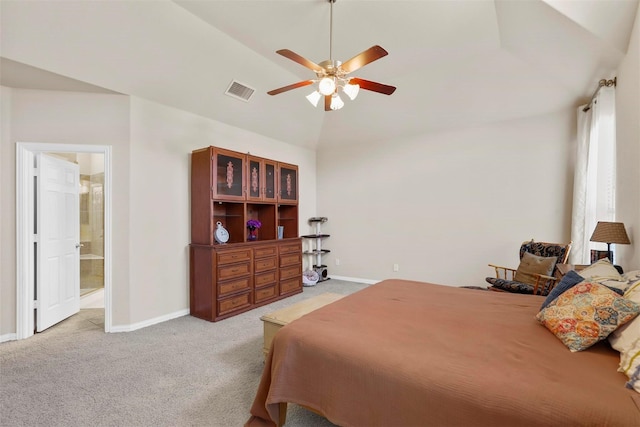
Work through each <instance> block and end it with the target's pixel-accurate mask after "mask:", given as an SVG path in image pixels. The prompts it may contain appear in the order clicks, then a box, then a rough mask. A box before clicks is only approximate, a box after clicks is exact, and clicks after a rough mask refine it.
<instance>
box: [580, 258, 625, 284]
mask: <svg viewBox="0 0 640 427" xmlns="http://www.w3.org/2000/svg"><path fill="white" fill-rule="evenodd" d="M578 274H580V275H581V276H582V277H584V278H585V279H588V280H590V281H592V282H601V281H603V280H615V281H621V280H623V279H622V276H621V275H620V273H618V270H616V268H615V267H614V266H613V265H612V264H611V261H609V258H602V259H601V260H598V261H596V262H594V263H593V264H591V265H590V266H589V267H587V268H584V269H582V270H580V271H579V272H578Z"/></svg>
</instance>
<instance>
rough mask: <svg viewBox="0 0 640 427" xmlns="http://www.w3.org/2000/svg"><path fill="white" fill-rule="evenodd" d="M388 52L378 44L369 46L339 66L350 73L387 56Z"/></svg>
mask: <svg viewBox="0 0 640 427" xmlns="http://www.w3.org/2000/svg"><path fill="white" fill-rule="evenodd" d="M388 54H389V52H387V51H386V50H384V49H383V48H382V47H380V46H378V45H376V46H371V47H370V48H369V49H367V50H365V51H364V52H361V53H359V54H357V55H356V56H354V57H353V58H351V59H350V60H348V61H347V62H345V63H343V64H342V65H341V66H340V68H342V70H343V71H344V72H345V73H351V72H353V71H355V70H357V69H358V68H362V67H364V66H365V65H367V64H369V63H371V62H373V61H375V60H377V59H380V58H382V57H384V56H387V55H388Z"/></svg>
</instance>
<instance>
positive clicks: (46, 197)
mask: <svg viewBox="0 0 640 427" xmlns="http://www.w3.org/2000/svg"><path fill="white" fill-rule="evenodd" d="M37 165H38V169H39V174H38V179H37V202H36V224H37V231H36V232H37V235H38V240H37V262H36V300H37V301H38V304H37V306H36V330H37V331H38V332H41V331H43V330H45V329H47V328H48V327H50V326H52V325H55V324H56V323H58V322H60V321H61V320H64V319H66V318H67V317H69V316H71V315H73V314H75V313H77V312H78V311H80V221H79V218H78V216H79V212H80V205H79V192H80V188H79V180H80V173H79V168H78V165H76V164H74V163H71V162H68V161H65V160H62V159H59V158H56V157H52V156H49V155H46V154H38V155H37Z"/></svg>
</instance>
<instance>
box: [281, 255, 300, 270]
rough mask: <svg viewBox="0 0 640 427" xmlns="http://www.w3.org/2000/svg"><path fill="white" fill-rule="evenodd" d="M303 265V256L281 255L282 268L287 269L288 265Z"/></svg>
mask: <svg viewBox="0 0 640 427" xmlns="http://www.w3.org/2000/svg"><path fill="white" fill-rule="evenodd" d="M301 263H302V254H300V253H295V254H288V255H280V267H286V266H288V265H296V264H301Z"/></svg>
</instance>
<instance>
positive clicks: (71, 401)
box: [0, 280, 367, 427]
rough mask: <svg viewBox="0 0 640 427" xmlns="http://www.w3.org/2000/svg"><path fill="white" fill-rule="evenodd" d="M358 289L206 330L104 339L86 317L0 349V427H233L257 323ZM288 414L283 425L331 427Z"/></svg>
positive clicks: (165, 326)
mask: <svg viewBox="0 0 640 427" xmlns="http://www.w3.org/2000/svg"><path fill="white" fill-rule="evenodd" d="M365 287H367V285H365V284H361V283H353V282H346V281H340V280H328V281H325V282H321V283H319V284H317V285H316V286H313V287H306V288H304V292H303V293H302V294H298V295H295V296H293V297H290V298H286V299H284V300H281V301H277V302H274V303H272V304H269V305H267V306H263V307H260V308H258V309H255V310H252V311H249V312H246V313H243V314H241V315H238V316H235V317H232V318H229V319H226V320H223V321H220V322H216V323H212V322H207V321H204V320H200V319H197V318H195V317H191V316H184V317H181V318H178V319H174V320H170V321H167V322H163V323H160V324H157V325H154V326H150V327H147V328H144V329H140V330H138V331H134V332H128V333H115V334H105V333H104V310H103V309H86V310H81V311H80V313H79V314H76V315H74V316H72V317H71V318H69V319H67V320H65V321H63V322H61V323H59V324H58V325H56V326H54V327H52V328H50V329H48V330H46V331H44V332H42V333H39V334H36V335H35V336H34V337H32V338H29V339H26V340H21V341H12V342H6V343H3V344H0V425H2V426H40V425H42V426H45V425H46V426H70V427H72V426H224V427H228V426H242V425H243V424H244V422H245V421H246V420H247V419H248V418H249V409H250V407H251V404H252V402H253V399H254V396H255V392H256V390H257V387H258V383H259V381H260V376H261V374H262V369H263V366H264V360H263V356H262V332H263V329H262V328H263V327H262V322H261V321H260V316H262V315H264V314H267V313H270V312H273V311H275V310H279V309H281V308H283V307H286V306H288V305H291V304H294V303H296V302H298V301H301V300H304V299H308V298H312V297H314V296H316V295H320V294H322V293H325V292H334V293H339V294H345V295H346V294H350V293H353V292H356V291H358V290H360V289H363V288H365ZM332 425H333V424H331V423H330V422H328V421H327V420H326V419H324V418H322V417H320V416H318V415H315V414H313V413H311V412H309V411H307V410H305V409H303V408H300V407H298V406H296V405H289V411H288V413H287V423H286V426H291V427H294V426H332Z"/></svg>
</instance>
